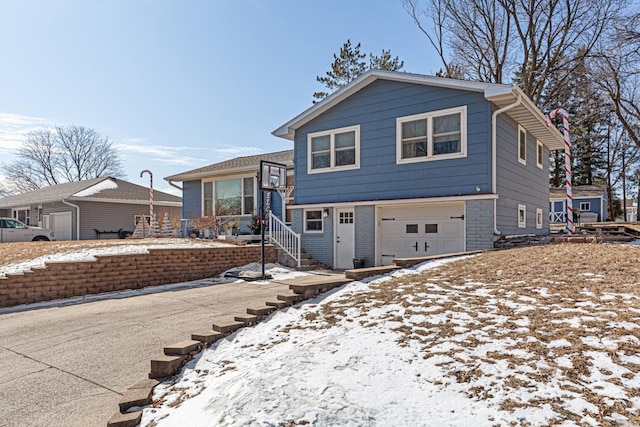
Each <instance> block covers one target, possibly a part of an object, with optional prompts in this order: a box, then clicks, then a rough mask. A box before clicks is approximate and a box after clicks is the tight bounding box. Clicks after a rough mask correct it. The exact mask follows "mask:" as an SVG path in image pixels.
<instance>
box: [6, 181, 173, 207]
mask: <svg viewBox="0 0 640 427" xmlns="http://www.w3.org/2000/svg"><path fill="white" fill-rule="evenodd" d="M63 199H64V200H67V201H97V202H118V203H126V202H128V203H134V204H142V203H149V188H148V187H143V186H141V185H137V184H133V183H131V182H127V181H124V180H121V179H116V178H112V177H102V178H94V179H88V180H85V181H77V182H67V183H64V184H57V185H51V186H49V187H45V188H41V189H39V190H35V191H29V192H27V193H22V194H17V195H15V196H9V197H5V198H2V199H0V208H9V207H15V206H28V205H35V204H43V203H54V202H59V201H61V200H63ZM153 201H154V203H155V204H157V205H160V206H162V205H165V206H181V205H182V198H180V197H178V196H174V195H173V194H169V193H164V192H162V191H157V190H154V192H153Z"/></svg>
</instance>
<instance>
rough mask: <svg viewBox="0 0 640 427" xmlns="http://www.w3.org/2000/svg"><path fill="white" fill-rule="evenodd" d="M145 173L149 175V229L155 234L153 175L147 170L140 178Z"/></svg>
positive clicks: (141, 173)
mask: <svg viewBox="0 0 640 427" xmlns="http://www.w3.org/2000/svg"><path fill="white" fill-rule="evenodd" d="M145 172H146V173H148V174H149V216H150V217H151V218H150V219H149V227H151V230H152V231H151V233H152V234H153V174H152V173H151V171H150V170H148V169H145V170H143V171H142V172H140V178H142V175H144V173H145Z"/></svg>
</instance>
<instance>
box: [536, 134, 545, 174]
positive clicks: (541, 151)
mask: <svg viewBox="0 0 640 427" xmlns="http://www.w3.org/2000/svg"><path fill="white" fill-rule="evenodd" d="M536 155H537V156H536V164H537V166H538V168H539V169H542V165H543V162H544V160H543V156H544V148H543V147H542V142H540V141H536Z"/></svg>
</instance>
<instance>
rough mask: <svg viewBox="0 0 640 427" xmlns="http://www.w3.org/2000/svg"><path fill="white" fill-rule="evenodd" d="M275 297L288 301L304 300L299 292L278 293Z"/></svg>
mask: <svg viewBox="0 0 640 427" xmlns="http://www.w3.org/2000/svg"><path fill="white" fill-rule="evenodd" d="M277 298H278V300H280V301H288V302H298V301H302V300H304V297H303V296H302V295H300V294H291V295H278V296H277Z"/></svg>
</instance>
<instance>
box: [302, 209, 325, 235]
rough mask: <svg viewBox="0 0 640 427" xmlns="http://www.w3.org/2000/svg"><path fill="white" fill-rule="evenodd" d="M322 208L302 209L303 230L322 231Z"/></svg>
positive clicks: (308, 231) (306, 231)
mask: <svg viewBox="0 0 640 427" xmlns="http://www.w3.org/2000/svg"><path fill="white" fill-rule="evenodd" d="M322 231H323V221H322V209H309V210H305V211H304V232H305V233H322Z"/></svg>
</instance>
